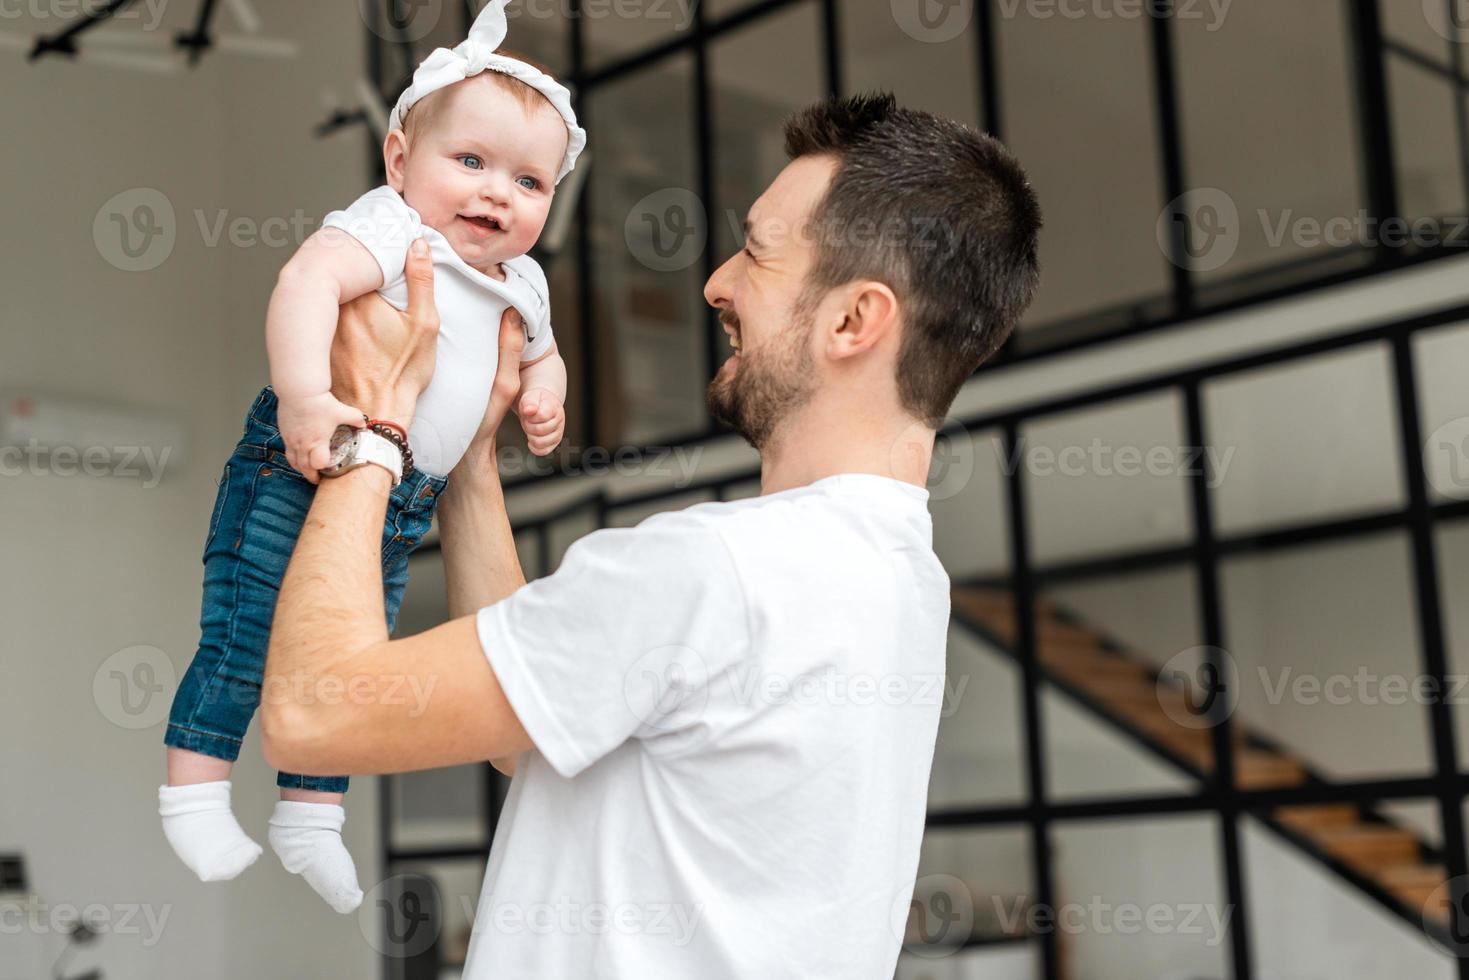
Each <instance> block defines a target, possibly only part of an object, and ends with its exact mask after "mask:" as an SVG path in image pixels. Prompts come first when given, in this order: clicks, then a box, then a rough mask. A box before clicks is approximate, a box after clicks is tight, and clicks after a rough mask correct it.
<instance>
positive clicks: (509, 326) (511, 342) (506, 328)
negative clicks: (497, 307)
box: [500, 307, 525, 377]
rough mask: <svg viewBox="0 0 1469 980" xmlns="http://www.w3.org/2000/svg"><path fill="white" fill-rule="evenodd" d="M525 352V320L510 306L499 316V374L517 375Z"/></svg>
mask: <svg viewBox="0 0 1469 980" xmlns="http://www.w3.org/2000/svg"><path fill="white" fill-rule="evenodd" d="M524 353H525V320H523V319H522V318H521V316H520V313H519V312H518V311H517V310H516V309H515V308H514V307H511V308H510V309H507V310H506V311H505V315H504V316H502V317H500V374H501V376H502V377H503V376H504V375H507V374H508V375H512V376H518V375H519V374H520V357H521V355H522V354H524Z"/></svg>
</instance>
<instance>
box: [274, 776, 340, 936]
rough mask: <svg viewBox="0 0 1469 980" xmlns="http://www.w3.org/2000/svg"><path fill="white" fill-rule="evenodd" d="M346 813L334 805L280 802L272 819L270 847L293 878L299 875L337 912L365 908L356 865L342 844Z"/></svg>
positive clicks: (292, 801)
mask: <svg viewBox="0 0 1469 980" xmlns="http://www.w3.org/2000/svg"><path fill="white" fill-rule="evenodd" d="M346 821H347V811H346V810H343V809H342V808H341V807H340V806H338V805H337V804H335V803H300V802H297V801H295V800H281V801H280V802H279V803H277V804H276V805H275V813H273V814H272V815H271V817H270V846H271V847H272V848H274V849H275V852H276V854H278V855H280V859H281V864H283V865H285V868H286V870H287V871H289V872H291V874H295V875H300V876H301V877H303V878H305V879H306V883H307V884H309V885H310V886H311V887H312V888H314V889H315V890H316V894H318V895H320V896H321V897H322V898H324V899H326V903H327V904H328V905H330V906H331V907H332V908H334V909H336V910H337V911H338V912H342V913H346V912H351V911H352V910H353V909H355V908H357V906H359V905H361V904H362V889H361V888H358V887H357V865H356V864H354V863H353V862H352V855H350V854H348V853H347V846H346V845H345V844H343V843H342V824H344V823H345V822H346Z"/></svg>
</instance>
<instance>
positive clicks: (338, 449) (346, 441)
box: [326, 425, 357, 470]
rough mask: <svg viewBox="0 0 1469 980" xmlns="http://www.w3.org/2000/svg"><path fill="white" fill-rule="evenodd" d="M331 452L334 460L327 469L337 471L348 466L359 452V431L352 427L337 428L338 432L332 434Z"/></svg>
mask: <svg viewBox="0 0 1469 980" xmlns="http://www.w3.org/2000/svg"><path fill="white" fill-rule="evenodd" d="M331 450H332V458H331V460H330V461H328V462H327V464H326V468H327V469H328V470H335V469H338V468H340V467H342V466H344V465H346V464H347V462H348V461H349V460H351V459H352V456H353V454H354V453H356V452H357V430H356V429H354V428H352V426H350V425H339V426H337V431H336V432H333V433H332V442H331Z"/></svg>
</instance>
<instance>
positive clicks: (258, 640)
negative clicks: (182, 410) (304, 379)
mask: <svg viewBox="0 0 1469 980" xmlns="http://www.w3.org/2000/svg"><path fill="white" fill-rule="evenodd" d="M446 485H447V481H446V480H444V479H443V478H442V477H437V476H430V475H428V474H427V473H422V472H415V473H414V474H413V475H412V476H410V477H408V478H407V479H405V480H404V481H403V482H402V483H399V484H398V485H397V486H396V487H394V488H393V493H392V497H391V499H390V500H389V501H388V514H387V520H386V521H385V522H384V523H383V542H382V563H383V596H384V598H385V600H386V608H385V610H384V612H385V613H386V615H387V623H388V630H389V631H391V630H392V629H393V624H394V622H395V621H396V620H397V617H398V607H399V606H400V605H401V604H402V601H403V589H404V587H405V586H406V585H407V584H408V555H409V554H410V553H412V551H413V549H414V548H416V547H418V544H419V542H420V541H421V540H422V539H423V536H424V535H425V534H426V533H427V532H428V529H429V526H430V524H431V523H432V521H433V516H434V510H435V508H436V507H437V506H438V502H439V495H440V494H441V493H443V491H444V487H445V486H446ZM315 493H316V488H315V487H314V486H312V485H311V484H310V483H308V482H307V480H306V478H305V477H303V476H302V475H301V474H300V473H298V472H297V471H296V470H294V469H292V468H291V466H290V465H289V464H288V463H287V462H286V447H285V443H284V442H283V441H282V440H281V434H280V430H279V429H278V428H277V427H276V397H275V392H273V391H272V390H271V389H270V388H269V387H267V388H266V389H265V390H264V391H262V392H261V393H260V395H259V397H257V398H256V399H255V404H254V405H252V406H251V408H250V414H249V415H248V416H247V417H246V419H245V434H244V436H243V437H242V438H241V439H240V442H239V445H237V446H236V447H235V451H234V454H233V455H231V456H230V458H229V462H227V463H226V464H225V467H224V476H223V478H222V479H221V480H220V483H219V493H218V495H217V496H216V497H215V500H214V515H213V517H211V518H210V521H209V536H208V538H207V539H206V540H205V542H204V608H203V612H202V613H201V614H200V617H199V631H200V640H199V650H198V652H197V653H195V654H194V661H193V663H192V664H190V665H189V669H188V672H187V673H186V674H185V675H184V678H183V680H182V682H181V683H180V684H179V689H178V692H177V693H176V694H175V695H174V699H173V708H172V710H171V711H170V713H169V717H168V729H167V731H166V732H165V733H164V737H163V741H164V744H165V745H170V746H173V747H175V748H181V749H189V750H191V751H194V752H200V753H202V754H204V755H209V756H214V757H215V758H218V759H227V760H229V761H231V762H233V761H234V760H235V759H236V758H238V757H239V754H240V744H241V742H242V741H243V740H244V738H245V730H246V729H247V728H249V726H250V719H251V717H253V716H254V714H255V709H256V708H258V707H259V706H260V684H261V679H262V677H263V676H264V674H265V652H266V647H267V644H268V642H269V640H270V623H271V617H272V616H273V615H274V613H275V601H276V596H277V594H278V593H279V592H280V586H281V580H282V579H283V578H284V577H285V574H286V564H287V563H288V562H289V561H290V558H291V551H292V549H294V548H295V546H296V538H297V536H298V535H299V534H300V532H301V526H302V524H303V523H304V522H305V519H306V512H307V511H308V510H309V509H310V508H311V500H312V498H313V497H314V496H315ZM276 783H277V785H279V786H283V787H287V788H292V789H310V790H320V791H322V792H328V793H342V792H346V789H347V777H346V776H300V775H296V774H294V773H284V772H283V773H280V774H279V776H278V777H277V778H276Z"/></svg>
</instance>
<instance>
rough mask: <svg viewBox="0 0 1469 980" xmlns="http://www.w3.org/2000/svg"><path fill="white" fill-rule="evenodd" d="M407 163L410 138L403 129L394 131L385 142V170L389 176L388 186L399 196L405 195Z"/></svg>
mask: <svg viewBox="0 0 1469 980" xmlns="http://www.w3.org/2000/svg"><path fill="white" fill-rule="evenodd" d="M407 162H408V137H407V136H406V135H405V134H404V133H403V130H401V129H395V130H392V131H391V132H389V133H388V136H387V139H385V140H383V169H384V170H386V171H387V174H388V186H389V187H391V188H392V189H393V190H395V191H397V192H398V193H399V194H401V193H403V184H404V173H405V171H406V169H407Z"/></svg>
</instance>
